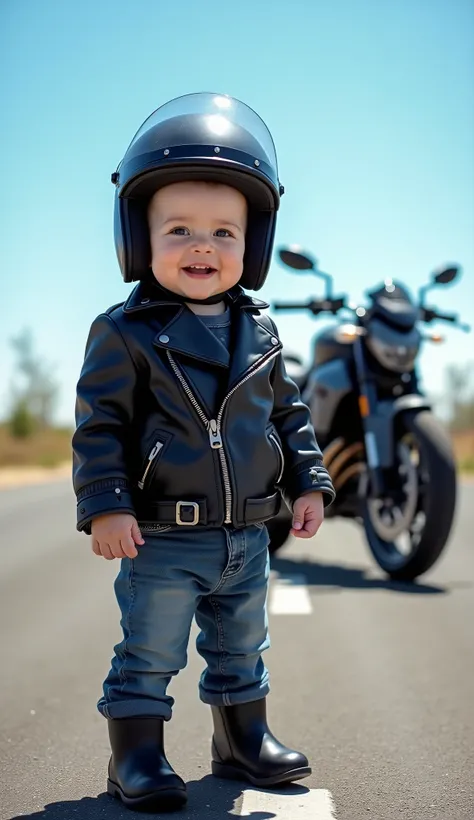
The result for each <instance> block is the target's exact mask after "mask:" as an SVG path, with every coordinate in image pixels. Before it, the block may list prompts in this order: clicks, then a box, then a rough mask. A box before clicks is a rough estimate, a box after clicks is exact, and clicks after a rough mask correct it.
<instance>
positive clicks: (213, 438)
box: [208, 419, 222, 450]
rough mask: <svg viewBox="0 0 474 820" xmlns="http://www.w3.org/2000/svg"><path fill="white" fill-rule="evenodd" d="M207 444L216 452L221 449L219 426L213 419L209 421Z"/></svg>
mask: <svg viewBox="0 0 474 820" xmlns="http://www.w3.org/2000/svg"><path fill="white" fill-rule="evenodd" d="M208 430H209V442H210V445H211V447H212V449H213V450H218V449H219V448H220V447H222V438H221V432H220V430H219V425H218V423H217V421H216V420H215V419H211V420H210V422H209V427H208Z"/></svg>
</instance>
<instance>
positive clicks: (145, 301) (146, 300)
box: [140, 299, 150, 305]
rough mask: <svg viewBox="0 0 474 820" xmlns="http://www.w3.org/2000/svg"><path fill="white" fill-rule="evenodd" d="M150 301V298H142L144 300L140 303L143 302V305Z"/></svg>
mask: <svg viewBox="0 0 474 820" xmlns="http://www.w3.org/2000/svg"><path fill="white" fill-rule="evenodd" d="M149 301H150V300H149V299H142V300H141V301H140V304H141V305H147V304H148V302H149Z"/></svg>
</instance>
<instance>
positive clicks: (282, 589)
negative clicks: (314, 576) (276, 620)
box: [269, 575, 313, 615]
mask: <svg viewBox="0 0 474 820" xmlns="http://www.w3.org/2000/svg"><path fill="white" fill-rule="evenodd" d="M269 611H270V612H271V613H272V614H273V615H309V614H310V613H311V612H312V611H313V607H312V605H311V598H310V597H309V592H308V587H307V586H306V576H305V575H285V576H284V577H281V578H280V577H279V576H276V577H275V578H273V579H272V581H271V583H270V604H269Z"/></svg>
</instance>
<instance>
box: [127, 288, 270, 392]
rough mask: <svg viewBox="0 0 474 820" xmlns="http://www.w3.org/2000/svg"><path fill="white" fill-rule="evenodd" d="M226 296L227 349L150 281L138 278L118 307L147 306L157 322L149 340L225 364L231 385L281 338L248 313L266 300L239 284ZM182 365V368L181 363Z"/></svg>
mask: <svg viewBox="0 0 474 820" xmlns="http://www.w3.org/2000/svg"><path fill="white" fill-rule="evenodd" d="M227 296H228V299H229V301H230V304H231V307H233V308H234V311H233V312H234V321H235V323H236V325H237V328H236V332H235V339H236V344H235V345H233V347H232V351H231V353H229V351H228V350H226V348H225V347H224V345H222V344H220V343H216V337H215V335H214V333H213V332H212V331H211V330H209V328H207V327H206V326H205V325H204V324H203V323H202V322H200V321H199V318H198V316H196V314H194V313H193V311H192V310H190V309H189V308H188V307H187V306H186V305H184V304H183V303H182V302H179V301H177V302H171V301H169V300H168V299H163V298H162V295H161V293H160V289H159V288H156V287H155V288H154V287H153V285H151V286H150V285H148V286H146V285H145V283H141V282H140V284H139V285H137V287H136V288H135V289H134V290H133V291H132V293H131V294H130V296H129V298H128V299H127V301H126V302H125V304H124V305H123V308H122V309H123V311H124V313H126V314H134V313H139V311H143V310H149V311H150V316H149V318H150V320H151V322H152V324H155V321H156V325H157V331H158V332H157V333H156V336H155V338H154V340H153V343H154V345H155V346H156V347H158V348H160V349H161V350H166V351H169V352H170V353H178V354H182V355H183V356H185V357H187V358H189V359H195V360H196V359H198V360H201V361H204V362H207V363H208V364H213V365H219V366H221V367H225V368H229V384H230V385H231V386H232V385H233V384H234V383H236V382H237V381H238V380H239V379H240V378H241V377H242V375H243V374H244V373H245V372H246V371H247V370H248V369H249V368H250V367H252V366H253V365H255V364H256V362H257V360H258V359H260V357H262V356H265V355H266V354H268V353H270V352H271V351H272V350H275V347H276V345H278V347H281V342H280V341H279V339H277V338H276V337H275V336H274V334H273V333H272V332H271V331H270V330H269V329H268V328H267V327H265V326H264V325H263V324H261V323H260V322H259V321H258V315H257V316H254V315H252V314H259V312H260V310H261V309H263V308H266V307H268V304H267V303H266V302H262V301H261V300H260V299H255V298H253V297H251V296H248V295H247V294H246V293H245V292H244V291H243V290H242V288H241V287H240V286H239V285H237V286H236V287H235V288H232V290H231V291H229V292H228V294H227ZM151 308H155V311H154V312H153V311H151V310H150V309H151ZM166 308H167V309H166ZM197 331H199V332H197ZM183 366H184V369H185V370H186V364H185V363H183Z"/></svg>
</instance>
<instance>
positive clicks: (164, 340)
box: [159, 336, 170, 345]
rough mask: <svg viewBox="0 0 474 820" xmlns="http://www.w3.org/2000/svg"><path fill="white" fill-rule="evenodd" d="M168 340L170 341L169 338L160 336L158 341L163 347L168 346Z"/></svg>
mask: <svg viewBox="0 0 474 820" xmlns="http://www.w3.org/2000/svg"><path fill="white" fill-rule="evenodd" d="M169 340H170V337H169V336H160V338H159V341H160V342H161V343H162V344H164V345H166V344H168V342H169Z"/></svg>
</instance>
